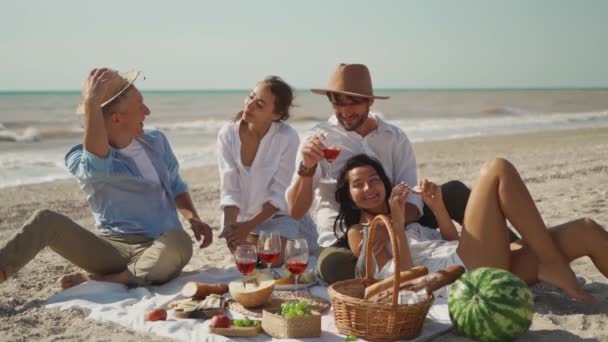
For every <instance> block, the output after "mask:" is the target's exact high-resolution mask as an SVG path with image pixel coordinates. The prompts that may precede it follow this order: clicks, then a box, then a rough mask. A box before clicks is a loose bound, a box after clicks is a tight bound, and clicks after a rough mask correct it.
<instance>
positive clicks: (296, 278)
mask: <svg viewBox="0 0 608 342" xmlns="http://www.w3.org/2000/svg"><path fill="white" fill-rule="evenodd" d="M294 278H295V280H296V291H295V292H296V298H297V297H298V278H300V275H299V274H296V275H295V277H294Z"/></svg>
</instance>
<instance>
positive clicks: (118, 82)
mask: <svg viewBox="0 0 608 342" xmlns="http://www.w3.org/2000/svg"><path fill="white" fill-rule="evenodd" d="M109 72H110V75H111V78H110V79H109V80H108V85H107V87H106V89H105V90H106V91H105V93H104V94H103V96H102V97H101V99H102V102H101V107H102V108H103V107H104V106H106V105H107V104H108V103H110V102H112V101H113V100H114V99H116V98H117V97H118V96H120V94H122V93H124V92H125V90H127V89H128V88H129V87H130V86H131V85H132V84H133V82H135V80H136V79H137V77H138V76H139V74H140V71H139V70H129V71H127V72H124V73H119V72H118V71H116V70H109ZM88 91H89V88H88V87H87V86H86V83H85V86H84V88H83V89H82V95H81V97H80V104H79V105H78V107H77V108H76V114H84V102H83V100H84V98H85V96H86V94H87V92H88Z"/></svg>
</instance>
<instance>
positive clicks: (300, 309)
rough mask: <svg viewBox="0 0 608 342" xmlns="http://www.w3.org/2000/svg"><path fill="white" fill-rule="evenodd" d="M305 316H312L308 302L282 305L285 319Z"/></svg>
mask: <svg viewBox="0 0 608 342" xmlns="http://www.w3.org/2000/svg"><path fill="white" fill-rule="evenodd" d="M304 315H312V312H311V311H310V308H309V307H308V302H307V301H305V300H301V301H299V302H286V303H283V304H281V316H283V317H285V318H292V317H302V316H304Z"/></svg>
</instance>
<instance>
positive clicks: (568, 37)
mask: <svg viewBox="0 0 608 342" xmlns="http://www.w3.org/2000/svg"><path fill="white" fill-rule="evenodd" d="M606 15H608V1H603V0H587V1H577V0H502V1H498V0H457V1H456V0H445V1H436V0H422V1H406V0H394V1H358V0H350V1H330V0H320V1H317V0H307V1H289V0H264V1H250V0H247V1H246V0H243V1H230V0H215V1H205V0H192V1H186V0H184V1H180V0H174V1H156V0H148V1H135V0H133V1H128V0H105V1H87V0H53V1H48V0H38V1H34V0H32V1H19V0H12V1H8V0H0V90H65V89H78V88H79V87H80V84H81V83H82V79H83V77H84V75H85V73H86V72H87V71H88V70H89V69H90V68H91V67H93V66H111V67H114V68H118V69H128V68H138V69H140V70H143V71H144V74H145V76H146V81H145V82H143V83H141V84H140V87H143V88H144V89H145V88H147V89H234V88H239V89H243V88H250V87H251V86H252V85H253V84H255V82H256V81H258V80H260V79H262V78H263V77H264V76H266V75H269V74H276V75H279V76H282V77H283V78H285V79H286V80H287V81H288V82H290V83H291V84H292V85H294V86H295V87H298V88H304V87H313V86H325V85H326V83H327V79H328V77H329V74H330V73H331V71H332V70H333V69H334V67H335V65H336V64H337V63H340V62H349V63H354V62H357V63H365V64H367V65H368V66H369V67H370V69H371V71H372V77H373V79H374V83H375V86H376V87H378V88H505V87H507V88H509V87H516V88H535V87H541V88H547V87H549V88H552V87H608V20H606Z"/></svg>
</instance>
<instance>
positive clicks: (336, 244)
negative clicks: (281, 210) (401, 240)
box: [287, 64, 468, 283]
mask: <svg viewBox="0 0 608 342" xmlns="http://www.w3.org/2000/svg"><path fill="white" fill-rule="evenodd" d="M312 91H313V92H314V93H317V94H321V95H326V96H327V97H328V99H329V101H330V102H331V104H332V107H333V111H334V115H332V117H331V118H330V119H329V120H328V122H327V124H324V125H323V127H322V129H323V131H324V134H325V136H326V137H327V138H331V139H332V140H334V141H337V145H338V146H339V147H340V154H339V156H338V157H337V159H336V160H335V161H334V162H333V163H332V166H331V168H330V171H329V173H330V174H329V177H324V178H329V179H332V178H333V179H334V181H333V182H331V181H327V180H326V179H323V180H322V179H321V178H322V177H321V174H326V173H327V172H328V170H327V163H320V162H321V161H322V160H323V159H325V156H324V153H323V148H324V147H325V145H324V144H323V137H321V136H320V135H319V134H315V135H312V136H310V137H308V139H306V140H305V141H304V142H303V143H302V144H301V145H300V148H299V150H298V154H297V158H296V168H297V172H296V174H294V177H293V179H292V183H291V185H290V187H289V188H288V190H287V201H288V206H289V214H290V215H291V216H293V217H294V218H296V219H298V218H301V217H303V216H304V215H305V214H306V213H307V212H308V210H309V209H310V208H311V206H312V205H313V202H314V204H315V207H314V209H313V212H312V216H313V218H314V219H315V222H316V224H317V230H318V232H319V246H321V247H322V248H324V249H323V251H322V253H321V255H320V256H319V261H318V265H317V269H318V272H319V275H320V276H321V277H322V278H323V279H324V280H325V281H327V282H329V283H333V282H335V281H339V280H343V279H350V278H354V272H355V271H354V270H355V265H356V262H357V258H356V257H355V256H354V255H353V253H352V252H351V251H350V249H349V248H348V244H347V242H346V239H345V238H343V237H342V236H338V237H336V235H335V234H334V221H335V218H336V216H337V209H338V207H339V206H338V204H337V203H336V202H335V199H334V194H335V189H336V183H335V179H336V178H337V176H338V175H339V173H340V171H341V169H342V167H343V166H344V164H345V163H346V161H347V160H348V159H350V157H352V156H354V155H357V154H361V153H364V154H367V155H369V156H372V157H374V158H376V159H378V160H379V161H380V162H381V163H382V165H383V166H384V168H385V171H386V173H387V175H388V176H389V178H390V180H391V182H392V183H393V184H397V183H399V182H405V183H407V184H409V185H410V186H414V185H416V184H417V176H416V157H415V156H414V151H413V149H412V146H411V144H410V142H409V139H408V138H407V136H406V135H405V133H404V132H403V131H402V130H401V129H400V128H398V127H396V126H394V125H392V124H390V123H388V122H386V121H384V120H383V119H382V118H380V117H379V116H377V115H375V114H373V113H370V108H371V106H372V104H373V103H374V100H375V99H387V98H388V97H386V96H376V95H374V93H373V87H372V81H371V76H370V73H369V70H368V69H367V67H366V66H365V65H363V64H339V65H338V66H337V68H336V70H335V71H334V73H333V75H332V76H331V78H330V80H329V86H328V87H327V88H324V89H312ZM325 142H326V143H327V141H325ZM318 165H320V167H317V166H318ZM321 169H322V170H321ZM452 189H454V190H457V192H458V196H453V195H452V193H453V191H451V190H452ZM442 190H444V191H446V192H445V193H444V200H445V199H446V198H450V199H452V201H449V202H452V203H454V204H455V205H451V204H452V203H446V207H447V208H448V212H450V214H451V217H453V218H454V219H455V220H457V221H458V220H459V219H460V222H462V217H463V216H464V207H465V205H466V201H467V199H468V188H467V187H466V186H464V184H462V183H460V182H452V183H450V185H449V186H447V187H445V188H444V187H442ZM313 200H314V201H313ZM446 202H447V201H446ZM454 207H456V208H454ZM427 212H430V210H428V211H427ZM422 214H423V203H422V200H421V198H420V196H418V195H415V194H412V193H410V195H409V196H408V200H407V203H406V207H405V220H406V223H409V222H412V221H415V220H418V219H420V218H421V216H422ZM427 221H428V220H427ZM430 221H431V222H432V221H434V219H432V218H431V220H430ZM431 226H432V224H431ZM436 226H437V225H436V222H435V226H434V227H436ZM337 231H340V230H339V229H338V230H337Z"/></svg>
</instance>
